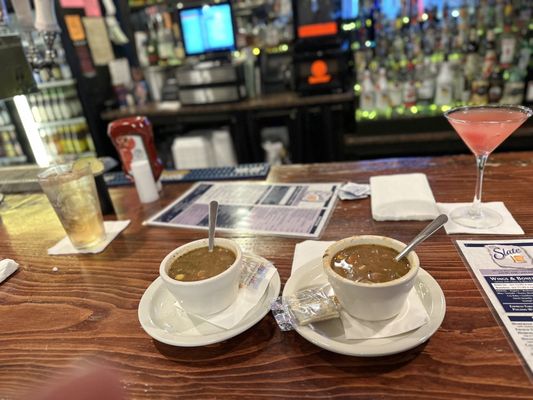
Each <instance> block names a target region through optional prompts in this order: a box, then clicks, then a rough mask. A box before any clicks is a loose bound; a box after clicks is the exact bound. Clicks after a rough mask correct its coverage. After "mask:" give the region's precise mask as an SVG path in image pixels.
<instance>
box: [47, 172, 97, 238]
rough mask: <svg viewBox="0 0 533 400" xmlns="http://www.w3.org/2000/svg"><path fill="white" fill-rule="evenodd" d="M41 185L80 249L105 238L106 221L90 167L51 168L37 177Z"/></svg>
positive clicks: (69, 234) (70, 236)
mask: <svg viewBox="0 0 533 400" xmlns="http://www.w3.org/2000/svg"><path fill="white" fill-rule="evenodd" d="M38 178H39V184H40V185H41V188H42V189H43V192H44V193H45V194H46V196H47V197H48V200H49V201H50V203H51V204H52V207H54V210H55V212H56V214H57V216H58V217H59V220H60V221H61V224H62V225H63V228H65V231H66V232H67V235H68V237H69V239H70V241H71V242H72V244H73V245H74V247H76V248H77V249H86V248H89V247H93V246H95V245H97V244H98V243H100V242H102V241H103V240H104V239H105V230H104V222H103V218H102V211H101V209H100V202H99V201H98V194H97V192H96V185H95V183H94V176H93V174H92V172H91V169H90V166H89V165H86V166H84V167H82V168H77V169H73V168H72V165H57V166H54V167H50V168H48V169H46V170H45V171H43V172H42V173H40V174H39V175H38Z"/></svg>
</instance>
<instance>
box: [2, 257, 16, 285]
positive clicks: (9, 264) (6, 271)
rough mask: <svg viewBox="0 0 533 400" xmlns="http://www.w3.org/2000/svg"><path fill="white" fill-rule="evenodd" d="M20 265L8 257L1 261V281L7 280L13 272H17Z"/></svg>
mask: <svg viewBox="0 0 533 400" xmlns="http://www.w3.org/2000/svg"><path fill="white" fill-rule="evenodd" d="M18 267H19V265H18V264H17V263H16V262H15V261H13V260H11V259H9V258H6V259H4V260H1V261H0V283H1V282H3V281H5V280H6V279H7V278H8V277H9V276H10V275H11V274H12V273H13V272H15V271H16V270H17V269H18Z"/></svg>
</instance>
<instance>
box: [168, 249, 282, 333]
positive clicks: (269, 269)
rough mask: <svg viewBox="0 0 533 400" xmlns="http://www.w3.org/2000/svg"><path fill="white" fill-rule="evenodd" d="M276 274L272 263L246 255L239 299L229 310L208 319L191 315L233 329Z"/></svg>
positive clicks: (255, 302) (261, 295)
mask: <svg viewBox="0 0 533 400" xmlns="http://www.w3.org/2000/svg"><path fill="white" fill-rule="evenodd" d="M275 272H276V267H274V266H273V265H272V264H271V263H262V262H258V260H257V259H256V258H253V257H247V256H246V255H245V256H244V257H243V268H242V272H241V282H240V287H239V292H238V294H237V299H236V300H235V301H234V302H233V303H232V304H231V305H230V306H229V307H228V308H226V309H224V310H222V311H221V312H219V313H216V314H213V315H209V316H207V317H206V316H201V315H197V314H190V315H191V316H193V317H195V318H198V319H201V320H202V321H206V322H209V323H210V324H213V325H216V326H218V327H219V328H223V329H231V328H233V327H234V326H236V325H237V324H238V323H239V322H241V321H242V319H243V318H244V317H245V316H246V314H248V312H249V311H250V310H251V309H252V308H254V307H255V306H256V305H257V303H258V302H259V300H260V299H261V297H263V294H264V293H265V290H266V289H267V287H268V284H269V283H270V280H271V279H272V277H273V276H274V273H275ZM174 305H175V306H176V307H177V308H178V309H179V310H180V311H182V312H184V313H185V311H183V309H182V308H181V307H180V304H179V302H177V301H176V303H174ZM194 330H195V328H191V329H190V330H189V331H187V333H194ZM182 333H183V332H182Z"/></svg>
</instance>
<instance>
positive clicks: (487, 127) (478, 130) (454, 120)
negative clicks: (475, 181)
mask: <svg viewBox="0 0 533 400" xmlns="http://www.w3.org/2000/svg"><path fill="white" fill-rule="evenodd" d="M527 117H528V116H527V114H525V113H523V112H521V111H518V110H513V109H509V108H508V109H505V108H504V109H497V108H494V109H491V108H480V109H466V110H464V111H456V112H454V113H452V114H449V115H448V121H449V122H450V124H452V126H453V127H454V128H455V130H456V131H457V133H458V134H459V136H461V139H463V141H464V142H465V143H466V145H467V146H468V147H469V148H470V150H471V151H472V153H474V154H475V155H488V154H490V153H492V151H493V150H494V149H495V148H496V147H498V146H499V145H500V143H502V142H503V141H504V140H505V139H507V138H508V137H509V136H510V135H511V133H513V132H514V131H515V130H516V129H517V128H518V127H519V126H520V125H522V124H523V123H524V121H525V120H526V119H527Z"/></svg>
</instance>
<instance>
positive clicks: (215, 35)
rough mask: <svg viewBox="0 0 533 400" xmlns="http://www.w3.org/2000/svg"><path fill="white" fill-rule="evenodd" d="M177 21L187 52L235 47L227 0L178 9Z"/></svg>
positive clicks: (216, 50)
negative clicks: (225, 0) (225, 1)
mask: <svg viewBox="0 0 533 400" xmlns="http://www.w3.org/2000/svg"><path fill="white" fill-rule="evenodd" d="M179 21H180V27H181V37H182V39H183V44H184V47H185V54H186V55H188V56H198V55H202V54H208V53H215V52H225V51H233V50H235V29H234V25H233V14H232V10H231V5H230V4H229V3H219V4H210V5H208V4H206V5H203V6H199V7H193V8H184V9H181V10H179Z"/></svg>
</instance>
